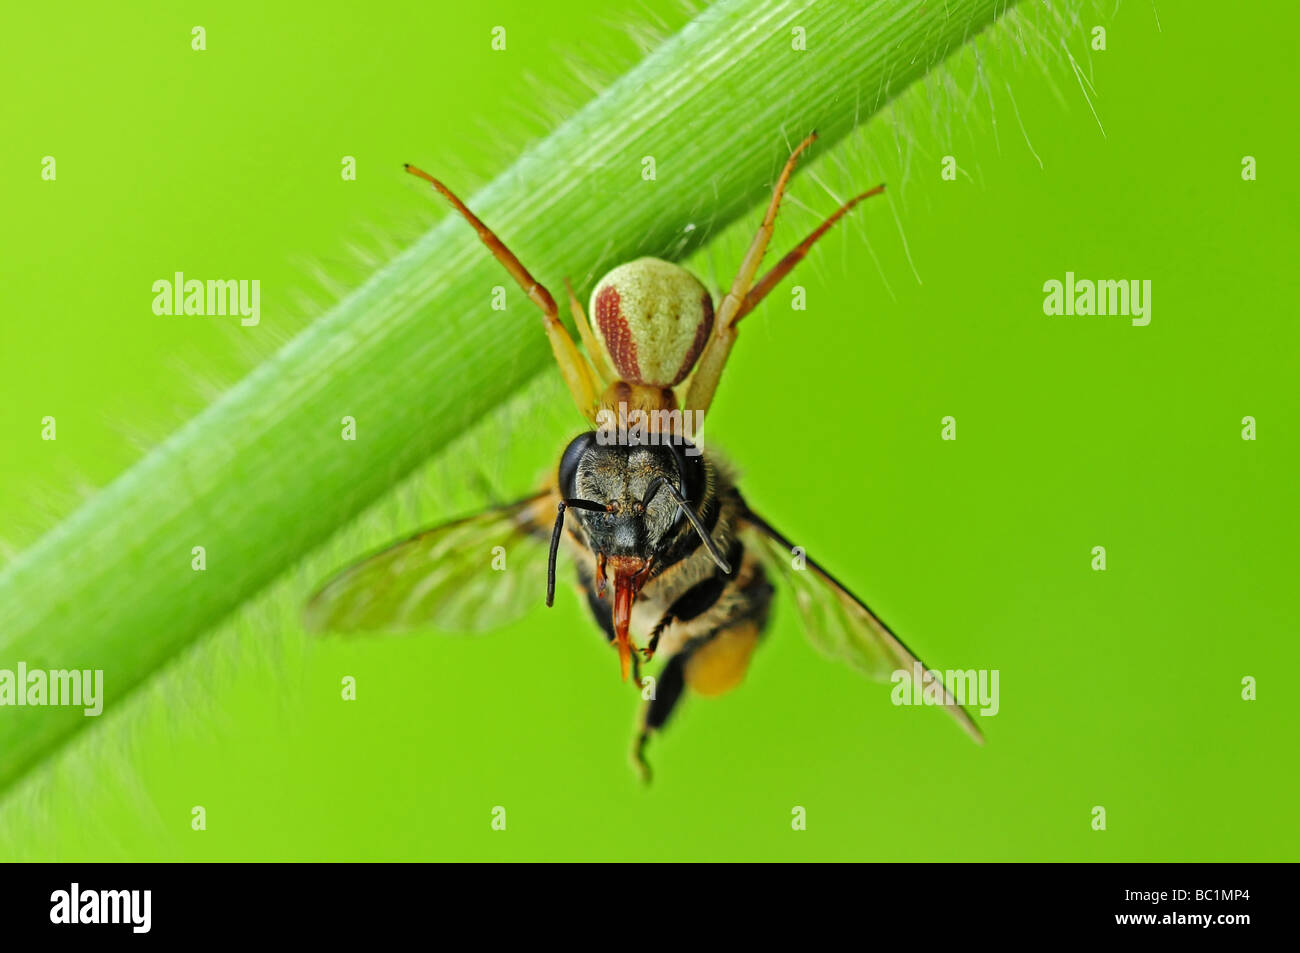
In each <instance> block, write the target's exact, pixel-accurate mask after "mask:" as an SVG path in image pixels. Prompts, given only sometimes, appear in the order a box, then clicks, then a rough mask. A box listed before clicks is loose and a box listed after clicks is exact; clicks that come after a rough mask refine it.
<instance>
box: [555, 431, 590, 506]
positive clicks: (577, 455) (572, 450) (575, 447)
mask: <svg viewBox="0 0 1300 953" xmlns="http://www.w3.org/2000/svg"><path fill="white" fill-rule="evenodd" d="M595 443H596V432H595V431H594V430H588V431H587V432H586V433H580V434H578V436H576V437H574V438H573V439H572V440H570V441H569V445H568V446H567V447H565V448H564V453H563V454H561V455H560V472H559V484H560V495H561V496H564V497H573V496H577V486H576V484H577V480H578V464H580V463H581V462H582V458H583V457H585V456H586V455H587V453H588V452H589V451H590V450H591V448H592V447H593V446H594V445H595Z"/></svg>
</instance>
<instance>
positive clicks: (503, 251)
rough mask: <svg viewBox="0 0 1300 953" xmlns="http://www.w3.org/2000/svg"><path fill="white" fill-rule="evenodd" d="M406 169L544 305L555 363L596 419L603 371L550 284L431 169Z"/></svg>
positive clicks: (582, 407)
mask: <svg viewBox="0 0 1300 953" xmlns="http://www.w3.org/2000/svg"><path fill="white" fill-rule="evenodd" d="M406 171H407V172H409V173H411V174H412V175H414V176H418V177H419V178H421V179H424V180H425V181H426V182H428V183H429V184H431V185H432V186H433V187H434V188H435V189H437V190H438V192H440V193H441V194H442V195H443V196H444V197H445V198H446V199H447V201H449V202H450V203H451V204H452V207H453V208H454V209H455V210H456V211H457V212H459V213H460V214H461V216H462V217H464V219H465V220H466V221H467V222H469V224H470V225H471V226H473V228H474V231H476V232H478V237H479V238H480V239H481V240H482V242H483V244H484V245H486V246H487V247H488V250H489V251H490V252H492V254H493V255H494V256H495V257H496V260H497V261H499V262H501V264H502V265H503V266H505V269H506V271H508V272H509V273H510V277H512V278H514V279H515V281H516V282H518V283H519V287H521V288H523V289H524V294H526V295H528V297H529V299H530V300H531V301H532V302H533V304H535V305H537V307H538V308H540V309H541V312H542V319H543V324H544V326H545V328H546V336H547V338H549V339H550V342H551V353H552V354H554V355H555V363H556V364H558V365H559V366H560V373H561V374H562V375H563V376H564V382H565V384H567V385H568V388H569V393H570V394H571V395H573V400H574V403H576V404H577V405H578V409H579V410H580V411H582V413H583V415H584V416H585V417H586V418H587V419H588V420H590V421H591V422H592V423H595V422H596V410H597V408H598V407H599V404H600V395H601V392H602V390H603V389H604V386H603V384H602V383H601V382H600V378H599V375H598V374H597V373H596V371H595V370H594V369H593V368H592V366H591V364H590V363H589V362H588V361H587V359H586V358H585V357H584V356H583V354H582V352H581V351H579V350H578V347H577V345H576V344H574V343H573V338H571V337H569V332H568V331H567V330H566V329H565V327H564V324H563V323H562V322H561V321H560V312H559V309H558V308H557V307H556V306H555V299H554V298H553V297H551V293H550V292H549V291H547V290H546V286H545V285H542V284H540V283H539V282H538V281H537V280H536V279H535V278H534V277H533V276H532V275H531V274H529V272H528V269H527V268H525V267H524V265H523V263H522V262H521V261H520V260H519V259H518V258H516V257H515V254H514V252H512V251H511V250H510V249H509V248H507V247H506V245H505V243H504V242H503V241H501V239H500V238H498V237H497V236H496V233H495V232H493V231H492V229H490V228H488V227H487V226H486V225H484V224H483V222H482V221H481V220H480V219H479V217H478V216H477V215H475V214H474V213H473V212H471V211H470V210H469V208H468V207H467V206H466V205H465V203H464V202H462V201H461V200H460V199H459V198H457V197H456V195H455V194H454V193H453V192H452V191H451V189H449V188H447V186H445V185H443V184H442V183H441V182H439V181H438V180H437V179H435V178H434V177H433V176H431V175H429V173H427V172H424V171H422V170H420V169H417V168H416V167H415V166H413V165H410V164H409V163H408V164H407V166H406ZM575 317H576V315H575Z"/></svg>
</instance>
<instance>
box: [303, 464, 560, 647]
mask: <svg viewBox="0 0 1300 953" xmlns="http://www.w3.org/2000/svg"><path fill="white" fill-rule="evenodd" d="M558 502H559V496H558V495H556V494H555V492H554V491H553V490H546V491H544V492H542V493H538V494H536V495H535V496H530V497H528V498H527V499H523V500H519V501H518V502H517V503H512V504H510V505H508V506H502V507H499V508H495V509H491V510H487V511H485V512H483V513H479V514H478V515H476V516H470V517H466V518H465V519H460V520H456V521H454V522H451V523H444V524H443V525H441V526H435V527H433V528H432V529H426V530H423V531H422V532H420V533H417V534H416V535H415V536H412V537H411V538H410V539H407V540H404V541H402V542H399V543H394V544H393V545H391V546H389V547H388V548H386V549H383V550H381V551H380V552H377V553H374V554H373V555H371V556H368V557H366V558H365V559H363V560H361V561H360V562H358V563H356V564H355V565H353V566H351V567H349V568H348V569H344V570H343V571H342V572H340V573H339V574H338V575H337V576H335V577H334V578H333V579H331V580H330V581H329V582H327V583H326V584H325V585H324V586H323V587H322V588H321V590H320V591H319V592H317V593H316V595H314V596H312V598H311V600H310V601H309V602H308V603H307V607H306V609H305V610H304V613H303V619H304V623H305V624H306V626H307V628H308V629H310V630H312V631H316V632H344V633H348V632H393V633H395V632H409V631H411V630H414V629H422V628H440V629H449V630H452V631H456V632H479V631H483V630H485V629H490V628H492V627H494V626H498V625H503V624H505V623H507V622H510V621H513V620H514V619H517V618H519V617H520V616H522V615H523V614H524V613H525V612H527V611H528V609H530V608H532V607H533V606H536V605H540V604H542V603H543V602H545V601H546V563H547V556H548V544H549V542H550V531H551V525H552V523H553V522H554V519H555V506H556V503H558ZM497 547H501V548H500V549H497Z"/></svg>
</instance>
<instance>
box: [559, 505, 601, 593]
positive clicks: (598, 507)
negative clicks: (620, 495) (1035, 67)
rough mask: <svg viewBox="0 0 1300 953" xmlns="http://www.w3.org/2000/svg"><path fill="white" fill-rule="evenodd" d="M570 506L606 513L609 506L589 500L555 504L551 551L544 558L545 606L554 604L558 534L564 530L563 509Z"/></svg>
mask: <svg viewBox="0 0 1300 953" xmlns="http://www.w3.org/2000/svg"><path fill="white" fill-rule="evenodd" d="M570 506H572V507H574V508H575V509H579V510H590V511H591V512H593V513H607V512H609V507H608V506H606V505H605V504H603V503H595V502H593V501H591V500H561V501H560V502H559V503H557V504H556V505H555V528H554V529H553V530H551V551H550V553H549V554H548V556H547V558H546V608H548V609H549V608H550V607H551V606H553V605H554V604H555V557H556V556H557V555H558V554H559V552H560V534H561V533H563V532H564V511H565V510H566V509H568V508H569V507H570Z"/></svg>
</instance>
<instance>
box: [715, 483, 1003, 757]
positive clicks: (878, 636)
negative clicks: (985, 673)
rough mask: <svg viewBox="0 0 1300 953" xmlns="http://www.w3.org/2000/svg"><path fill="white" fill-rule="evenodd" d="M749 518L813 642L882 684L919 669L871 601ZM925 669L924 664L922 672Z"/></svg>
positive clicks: (959, 715)
mask: <svg viewBox="0 0 1300 953" xmlns="http://www.w3.org/2000/svg"><path fill="white" fill-rule="evenodd" d="M743 519H744V524H743V525H742V527H741V532H742V534H743V535H744V536H745V538H746V542H747V543H752V544H753V549H754V551H755V553H756V554H757V555H758V556H759V558H760V559H761V560H762V561H763V564H764V566H765V567H766V568H767V569H768V571H769V572H770V573H771V574H772V575H773V576H774V577H775V578H776V579H780V580H784V581H785V582H786V583H787V584H788V587H789V589H790V590H791V591H792V592H793V594H794V601H795V605H796V606H798V607H799V614H800V616H802V618H803V622H804V628H805V630H806V631H807V633H808V638H809V640H810V641H811V642H812V643H813V644H814V645H815V646H817V648H819V649H820V650H821V651H823V652H824V653H826V654H827V655H829V656H831V657H832V658H837V659H840V660H842V661H845V662H848V663H849V664H850V665H852V666H853V667H854V668H856V669H858V670H859V671H861V672H863V673H864V674H866V675H867V676H868V677H870V678H873V679H875V680H877V681H888V680H889V678H890V676H891V675H892V673H894V672H895V671H898V670H899V669H902V670H904V671H906V672H908V673H909V674H910V673H914V672H915V671H917V669H916V668H915V667H914V666H915V665H916V664H917V663H920V661H921V660H920V659H918V658H917V657H916V654H915V653H914V652H913V651H912V650H911V649H909V648H908V647H907V646H906V645H905V644H904V643H903V640H902V639H900V638H899V637H898V636H896V635H895V634H894V633H893V632H892V631H891V630H890V628H889V626H887V625H885V623H884V622H883V621H881V619H880V617H879V616H877V615H876V614H875V613H874V612H872V611H871V608H870V607H869V606H868V605H867V604H866V603H865V602H863V601H862V600H861V599H859V598H858V597H857V596H855V595H854V594H853V593H852V592H850V591H849V590H848V589H847V588H845V586H844V585H843V583H841V582H840V581H839V580H838V579H836V578H835V577H834V576H832V575H831V574H830V573H829V572H827V571H826V570H825V569H823V568H822V567H821V566H820V565H818V564H817V563H816V562H814V561H813V560H811V559H808V558H807V557H806V556H804V555H802V554H799V555H798V558H801V559H802V560H803V565H804V566H805V568H803V569H796V568H795V565H794V564H795V560H796V547H795V546H794V544H793V543H791V542H790V540H788V539H786V537H784V536H782V535H781V534H780V533H779V532H778V531H777V530H776V529H774V528H773V527H772V525H771V524H770V523H768V522H767V521H766V520H765V519H763V518H762V517H761V516H759V515H758V514H757V513H755V512H754V511H753V510H751V509H749V507H748V506H747V505H746V506H745V512H744V517H743ZM925 669H926V666H925V665H924V663H921V670H922V671H924V670H925ZM921 687H922V686H921V685H919V684H918V685H917V688H921ZM941 687H942V689H943V699H944V700H943V707H944V708H946V709H947V710H948V713H949V714H951V715H952V717H953V718H955V719H956V720H957V723H958V724H959V725H961V727H962V728H963V729H964V730H965V731H966V733H967V734H968V735H970V736H971V737H972V738H973V739H975V741H976V742H978V743H980V744H983V743H984V736H983V734H982V733H981V732H980V730H979V728H977V727H976V725H975V722H974V721H973V720H972V719H971V716H970V715H969V714H968V713H967V711H966V709H964V708H962V706H961V705H959V704H958V703H957V700H956V699H955V698H954V697H953V696H952V693H951V692H950V691H949V690H948V687H947V686H946V685H944V686H941Z"/></svg>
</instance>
